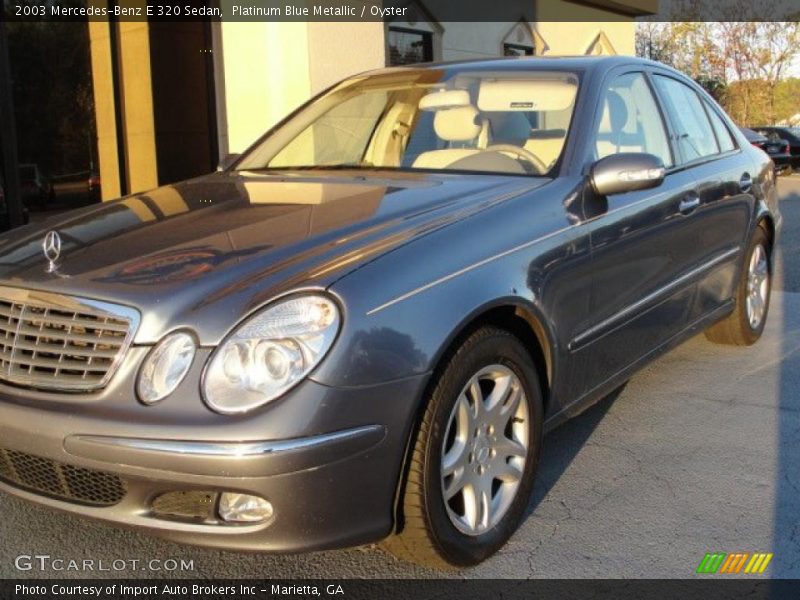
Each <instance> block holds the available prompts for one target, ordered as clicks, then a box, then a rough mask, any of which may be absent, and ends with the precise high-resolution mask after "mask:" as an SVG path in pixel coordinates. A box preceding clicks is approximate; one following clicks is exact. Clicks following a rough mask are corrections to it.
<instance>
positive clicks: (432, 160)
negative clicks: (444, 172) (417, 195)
mask: <svg viewBox="0 0 800 600" xmlns="http://www.w3.org/2000/svg"><path fill="white" fill-rule="evenodd" d="M479 114H480V113H479V112H478V109H477V108H475V107H474V106H472V105H467V106H457V107H454V108H444V109H441V110H437V111H436V115H435V116H434V117H433V129H434V131H435V132H436V135H437V136H438V137H439V139H441V140H444V141H445V142H448V143H453V142H456V143H458V142H461V143H468V142H473V141H475V147H470V148H443V149H441V150H430V151H428V152H423V153H422V154H420V155H419V156H418V157H417V159H416V160H415V161H414V164H413V166H414V167H415V168H418V169H444V168H447V167H448V166H449V165H451V164H453V163H454V162H456V161H459V160H461V159H462V158H466V157H468V156H472V155H474V154H479V153H480V152H481V147H485V146H486V138H488V123H487V122H485V121H482V122H479V120H478V117H479ZM476 138H477V140H476Z"/></svg>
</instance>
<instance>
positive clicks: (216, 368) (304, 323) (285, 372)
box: [203, 295, 339, 414]
mask: <svg viewBox="0 0 800 600" xmlns="http://www.w3.org/2000/svg"><path fill="white" fill-rule="evenodd" d="M338 331H339V309H338V308H337V307H336V304H334V303H333V301H332V300H330V299H328V298H326V297H325V296H318V295H306V296H296V297H293V298H288V299H286V300H280V301H278V302H276V303H275V304H272V305H270V306H268V307H267V308H265V309H263V310H261V311H260V312H258V313H256V314H255V315H254V316H252V317H250V318H248V319H247V320H246V321H244V322H243V323H242V324H241V325H239V326H238V327H237V328H236V329H235V330H234V332H233V333H232V334H231V335H230V336H229V337H228V338H227V339H226V340H225V341H224V342H223V343H222V345H221V346H220V347H219V348H217V350H216V351H215V352H214V355H213V356H212V357H211V361H210V362H209V364H208V366H207V367H206V373H205V376H204V378H203V395H204V397H205V400H206V403H207V404H208V405H209V406H210V407H211V408H212V409H214V410H215V411H217V412H221V413H226V414H232V413H242V412H246V411H248V410H251V409H253V408H256V407H257V406H261V405H263V404H266V403H267V402H269V401H270V400H274V399H275V398H277V397H279V396H281V395H283V394H284V393H286V392H287V391H288V390H289V389H291V388H292V387H293V386H294V385H296V384H297V383H299V382H300V381H301V380H302V379H303V378H304V377H305V376H306V375H308V373H309V372H310V371H311V370H312V369H313V368H314V367H316V366H317V365H318V364H319V362H320V361H321V360H322V359H323V357H324V356H325V354H326V353H327V352H328V350H329V349H330V347H331V345H332V344H333V340H334V339H335V338H336V334H337V332H338Z"/></svg>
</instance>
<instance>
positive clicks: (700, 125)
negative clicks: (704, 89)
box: [655, 75, 719, 162]
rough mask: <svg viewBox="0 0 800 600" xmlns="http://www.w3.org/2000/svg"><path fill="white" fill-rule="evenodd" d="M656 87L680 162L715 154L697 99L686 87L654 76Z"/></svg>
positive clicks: (673, 80) (699, 102) (674, 81)
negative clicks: (670, 122) (668, 116)
mask: <svg viewBox="0 0 800 600" xmlns="http://www.w3.org/2000/svg"><path fill="white" fill-rule="evenodd" d="M655 79H656V85H658V88H659V90H660V91H661V92H662V93H663V95H664V97H665V99H666V101H667V105H668V108H667V109H668V110H669V112H670V114H671V115H672V120H673V122H674V123H675V127H676V129H677V131H676V132H675V136H676V139H677V141H678V147H679V148H680V149H681V154H682V155H683V160H684V161H685V162H691V161H693V160H696V159H698V158H703V157H706V156H713V155H714V154H718V153H719V147H718V146H717V140H716V137H715V136H714V130H713V129H712V127H711V123H710V122H709V121H708V117H707V116H706V111H705V110H703V104H702V102H701V100H700V97H699V96H698V95H697V93H695V91H694V90H693V89H692V88H690V87H689V86H687V85H685V84H683V83H681V82H680V81H677V80H675V79H672V78H671V77H663V76H661V75H656V77H655Z"/></svg>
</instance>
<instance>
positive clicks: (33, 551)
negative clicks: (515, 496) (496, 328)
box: [0, 176, 800, 578]
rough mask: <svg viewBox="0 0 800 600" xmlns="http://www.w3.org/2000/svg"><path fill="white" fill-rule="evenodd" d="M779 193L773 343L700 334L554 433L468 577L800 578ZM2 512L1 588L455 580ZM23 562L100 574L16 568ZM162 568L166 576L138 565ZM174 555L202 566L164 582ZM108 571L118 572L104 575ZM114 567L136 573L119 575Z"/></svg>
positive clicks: (796, 182) (794, 396) (785, 246)
mask: <svg viewBox="0 0 800 600" xmlns="http://www.w3.org/2000/svg"><path fill="white" fill-rule="evenodd" d="M780 188H781V193H782V201H781V208H782V211H783V213H784V216H785V227H784V232H783V236H782V239H781V242H780V248H779V256H778V260H777V265H776V270H775V275H776V277H775V279H776V280H775V286H774V290H775V293H774V294H773V298H772V306H771V309H770V315H769V321H768V324H767V328H766V331H765V334H764V337H763V338H762V340H761V341H760V342H759V343H758V344H757V345H755V346H753V347H751V348H732V347H726V346H716V345H713V344H711V343H710V342H707V341H706V340H705V338H704V337H703V336H702V335H701V336H698V337H696V338H695V339H693V340H691V341H689V342H688V343H686V344H684V345H683V346H682V347H680V348H678V349H676V350H674V351H672V352H671V353H669V354H667V355H666V356H664V357H663V358H661V359H660V360H658V361H657V362H655V363H654V364H652V365H651V366H649V367H648V368H647V369H645V370H644V371H643V372H641V373H639V374H638V375H636V376H635V377H634V378H633V379H632V380H631V381H630V383H629V384H628V386H627V387H626V388H625V389H624V391H623V392H622V393H621V394H620V395H618V396H617V397H616V398H609V399H607V400H605V401H603V402H601V403H599V404H597V405H595V406H594V407H593V408H591V409H589V410H588V411H587V412H585V413H584V414H583V415H581V416H579V417H577V418H576V419H573V420H572V421H570V422H569V423H567V424H565V425H563V426H562V427H560V428H559V429H557V430H555V431H554V432H552V433H551V434H550V435H549V436H548V437H547V438H546V440H545V451H544V455H543V457H542V466H541V468H540V472H539V475H538V479H537V483H536V487H535V493H534V497H533V499H532V501H531V504H530V510H529V514H528V517H527V519H526V520H525V522H524V523H523V525H522V527H521V529H520V530H519V532H518V533H517V534H516V535H515V536H514V537H513V538H512V540H511V542H510V543H509V544H508V545H507V546H506V547H505V548H504V549H503V550H502V551H501V552H500V553H499V554H498V555H497V556H495V557H493V558H492V559H490V560H489V561H487V562H486V563H484V564H482V565H480V566H479V567H477V568H474V569H470V570H466V571H462V572H460V573H458V576H461V577H466V578H492V577H559V578H576V577H602V578H608V577H625V578H638V577H642V578H685V577H692V576H694V573H695V570H696V568H697V566H698V564H699V563H700V561H701V559H702V558H703V556H704V555H705V553H707V552H718V551H719V552H726V553H732V552H772V553H774V558H773V559H772V562H771V563H770V565H769V567H768V570H767V571H766V573H765V574H764V576H769V577H783V578H798V577H800V520H799V517H798V516H799V515H800V177H796V176H795V177H790V178H785V179H782V180H781V182H780ZM0 514H2V517H3V518H2V519H0V539H1V540H2V541H3V543H2V544H1V545H0V577H87V576H100V577H104V576H114V577H119V576H125V577H161V576H171V577H203V578H212V577H225V578H234V577H269V578H301V577H314V578H319V577H330V578H344V577H387V578H395V577H441V576H443V575H447V574H443V573H440V572H435V571H430V570H426V569H422V568H418V567H414V566H410V565H408V564H406V563H403V562H400V561H397V560H395V559H394V558H392V557H391V556H389V555H388V554H386V553H384V552H383V551H382V550H380V549H379V548H377V547H372V546H370V547H365V548H359V549H353V550H345V551H335V552H324V553H314V554H305V555H291V556H279V555H263V554H241V553H233V552H221V551H213V550H205V549H200V548H193V547H188V546H181V545H177V544H173V543H169V542H165V541H162V540H159V539H157V538H153V537H150V536H148V535H146V534H144V533H140V532H136V531H128V530H123V529H116V528H113V527H110V526H107V525H102V524H98V523H94V522H89V521H85V520H82V519H79V518H77V517H74V516H70V515H64V514H61V513H58V512H55V511H52V510H49V509H45V508H40V507H38V506H34V505H30V504H27V503H25V502H22V501H21V500H17V499H15V498H11V497H8V496H6V495H0ZM21 555H22V556H25V555H47V556H50V557H51V559H67V560H75V561H79V562H82V561H84V560H89V561H94V562H93V563H92V565H93V568H94V569H95V570H94V571H86V572H82V571H57V570H53V569H52V568H47V569H45V570H43V571H42V570H39V569H38V568H36V567H35V566H34V568H33V569H32V570H24V571H20V570H18V569H17V568H16V567H15V563H16V562H18V561H17V557H19V556H21ZM153 559H156V560H160V561H162V562H161V563H154V564H153V565H151V566H153V568H158V567H159V566H160V568H161V569H162V570H161V571H151V570H147V566H143V565H147V563H148V562H149V561H151V560H153ZM169 559H177V560H178V561H180V560H183V561H189V562H191V563H192V564H191V565H190V566H189V568H187V570H183V571H181V570H178V571H165V570H163V569H168V568H172V567H173V566H175V565H174V564H173V563H170V562H168V561H169ZM101 560H102V561H103V565H102V567H105V568H108V569H112V570H110V571H98V570H97V569H99V568H101V565H100V564H99V561H101ZM114 560H122V561H128V563H129V564H130V561H132V560H139V561H141V562H140V563H138V564H137V566H136V567H135V568H133V567H131V568H127V567H126V570H123V571H121V572H115V571H114V570H113V563H112V561H114ZM28 564H29V561H27V560H26V559H22V562H21V563H20V565H21V566H23V567H25V566H27V565H28ZM120 564H121V563H117V565H120ZM68 566H69V563H64V567H65V568H67V567H68ZM452 575H453V574H452V573H451V574H449V576H452Z"/></svg>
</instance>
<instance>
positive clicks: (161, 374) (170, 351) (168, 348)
mask: <svg viewBox="0 0 800 600" xmlns="http://www.w3.org/2000/svg"><path fill="white" fill-rule="evenodd" d="M196 350H197V346H196V344H195V343H194V338H193V337H192V336H191V335H189V334H188V333H173V334H171V335H168V336H167V337H165V338H164V339H163V340H161V341H160V342H159V343H158V345H157V346H156V347H155V348H153V350H152V351H151V352H150V354H148V355H147V358H146V359H145V360H144V363H143V364H142V369H141V370H140V371H139V381H138V383H137V384H136V391H137V392H138V394H139V399H140V400H141V401H142V402H144V403H145V404H154V403H156V402H158V401H159V400H163V399H164V398H166V397H167V396H169V395H170V394H171V393H172V392H174V391H175V388H177V387H178V385H179V384H180V382H181V381H183V378H184V377H185V376H186V373H187V372H188V371H189V367H191V366H192V361H193V360H194V354H195V351H196Z"/></svg>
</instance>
